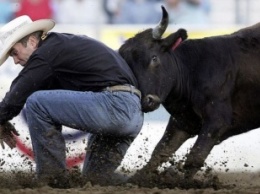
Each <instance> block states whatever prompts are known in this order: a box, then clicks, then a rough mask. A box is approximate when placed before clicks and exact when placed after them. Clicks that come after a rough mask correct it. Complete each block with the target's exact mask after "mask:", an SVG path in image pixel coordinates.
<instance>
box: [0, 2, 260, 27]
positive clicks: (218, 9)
mask: <svg viewBox="0 0 260 194" xmlns="http://www.w3.org/2000/svg"><path fill="white" fill-rule="evenodd" d="M160 5H165V7H166V8H167V10H168V11H169V14H170V17H171V20H170V21H171V23H172V24H192V25H195V24H203V25H214V24H221V25H223V24H224V25H227V24H229V25H233V24H252V23H255V22H258V20H259V17H258V10H259V6H260V2H259V0H0V23H6V22H8V21H10V20H11V19H13V18H14V17H16V16H20V15H23V14H26V15H29V16H30V17H31V18H32V19H33V20H36V19H41V18H52V19H54V20H55V21H56V22H57V23H58V24H75V25H77V24H97V23H99V24H151V23H156V22H157V21H158V19H159V18H160V14H161V12H160V11H161V10H160Z"/></svg>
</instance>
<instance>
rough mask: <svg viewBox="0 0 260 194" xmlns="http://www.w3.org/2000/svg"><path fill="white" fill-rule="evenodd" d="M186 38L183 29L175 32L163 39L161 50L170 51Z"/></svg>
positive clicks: (185, 32)
mask: <svg viewBox="0 0 260 194" xmlns="http://www.w3.org/2000/svg"><path fill="white" fill-rule="evenodd" d="M187 37H188V35H187V31H186V30H184V29H179V30H178V31H177V32H175V33H172V34H170V35H169V36H167V37H166V38H164V39H163V42H162V48H163V50H164V51H168V50H170V49H172V50H174V49H176V48H177V47H178V46H179V45H180V43H181V42H182V41H184V40H186V39H187Z"/></svg>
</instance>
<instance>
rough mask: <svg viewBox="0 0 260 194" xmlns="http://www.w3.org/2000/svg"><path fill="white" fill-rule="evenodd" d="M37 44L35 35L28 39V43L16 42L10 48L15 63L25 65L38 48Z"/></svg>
mask: <svg viewBox="0 0 260 194" xmlns="http://www.w3.org/2000/svg"><path fill="white" fill-rule="evenodd" d="M36 48H37V44H36V42H35V40H34V37H30V38H29V39H28V41H27V45H26V46H25V45H23V44H22V43H20V42H18V43H16V44H15V45H14V46H13V47H12V48H11V50H10V56H11V57H13V59H14V63H15V64H20V65H21V66H25V64H26V63H27V61H28V59H29V58H30V56H31V55H32V53H33V52H34V51H35V50H36Z"/></svg>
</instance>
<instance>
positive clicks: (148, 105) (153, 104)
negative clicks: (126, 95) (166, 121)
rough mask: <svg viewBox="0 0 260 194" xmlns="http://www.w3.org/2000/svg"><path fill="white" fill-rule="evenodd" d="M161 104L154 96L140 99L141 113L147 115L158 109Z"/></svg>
mask: <svg viewBox="0 0 260 194" xmlns="http://www.w3.org/2000/svg"><path fill="white" fill-rule="evenodd" d="M160 104H161V100H160V98H159V97H158V96H156V95H151V94H149V95H146V96H145V97H144V98H143V99H142V111H143V112H145V113H147V112H151V111H154V110H156V109H157V108H159V106H160Z"/></svg>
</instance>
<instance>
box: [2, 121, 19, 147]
mask: <svg viewBox="0 0 260 194" xmlns="http://www.w3.org/2000/svg"><path fill="white" fill-rule="evenodd" d="M15 135H17V136H19V133H18V132H17V131H16V129H15V127H14V126H13V125H12V124H11V123H10V122H6V123H5V124H4V125H0V144H1V146H2V148H3V149H5V145H4V143H6V144H7V145H8V146H9V147H10V148H11V149H13V148H14V147H16V139H15Z"/></svg>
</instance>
